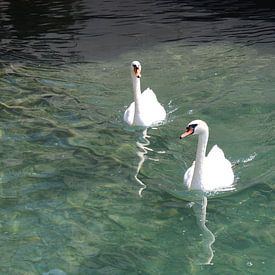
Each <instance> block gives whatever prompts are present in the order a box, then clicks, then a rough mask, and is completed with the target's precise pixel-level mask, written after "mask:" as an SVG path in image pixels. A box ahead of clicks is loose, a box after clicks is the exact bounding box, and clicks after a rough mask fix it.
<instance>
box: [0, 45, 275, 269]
mask: <svg viewBox="0 0 275 275" xmlns="http://www.w3.org/2000/svg"><path fill="white" fill-rule="evenodd" d="M156 53H157V54H156ZM136 59H137V60H140V61H141V62H142V65H143V77H142V86H143V88H146V87H147V86H150V87H151V88H152V89H153V90H154V91H155V92H156V93H157V96H158V98H159V100H160V101H161V102H162V103H163V105H164V107H165V108H166V110H167V111H168V112H169V118H168V121H167V123H166V124H165V125H162V126H159V127H158V128H155V129H148V132H147V134H148V135H149V136H150V137H149V138H147V141H148V142H147V143H146V140H144V138H142V130H141V129H138V128H131V127H128V126H127V125H125V124H124V123H123V120H122V116H123V112H124V110H125V108H126V106H127V105H128V104H129V102H131V101H132V91H131V79H130V72H129V64H130V62H131V61H132V60H136ZM274 87H275V56H274V55H273V54H272V53H263V52H261V51H260V50H259V49H258V50H256V49H255V48H253V47H252V46H251V47H248V46H242V45H236V44H230V43H228V44H223V43H213V44H207V43H206V44H203V45H201V46H198V45H197V46H188V47H184V46H183V45H182V44H176V43H175V44H165V45H164V46H162V47H155V48H150V49H147V50H142V51H136V52H128V53H125V54H123V55H120V56H117V57H116V58H114V59H113V60H112V61H108V62H107V61H106V62H98V63H84V64H81V63H80V64H72V65H67V66H63V67H51V66H48V67H47V66H40V67H38V66H33V67H32V66H31V65H25V66H24V65H22V64H16V63H15V64H12V65H6V66H3V67H2V69H1V82H0V89H1V106H0V107H1V108H0V110H1V112H0V114H1V120H0V123H1V125H0V129H1V135H0V137H1V141H0V146H1V148H0V151H1V159H0V160H1V172H0V198H1V200H0V203H1V207H0V217H1V219H0V244H1V247H2V253H1V258H0V273H1V274H43V273H45V274H47V272H49V271H50V270H55V271H53V273H52V274H61V273H62V271H63V272H64V273H66V274H274V271H275V257H274V255H275V249H274V242H275V235H274V232H275V227H274V206H275V205H274V198H275V196H274V180H275V173H274V165H275V149H274V135H275V127H274V121H275V108H274V106H275V97H274ZM195 118H200V119H204V120H206V121H207V122H208V124H209V126H210V140H209V147H210V146H212V145H214V144H216V143H217V144H218V145H219V146H220V147H222V148H223V150H224V151H225V154H226V156H227V157H228V158H229V159H230V160H231V161H232V162H233V163H237V164H238V165H237V166H236V168H235V175H236V179H237V180H236V184H235V189H234V190H233V191H229V192H226V193H222V194H209V198H208V205H207V210H206V219H207V222H206V226H207V227H208V229H209V230H210V231H211V232H212V233H209V232H206V229H205V228H204V227H203V224H202V223H201V222H200V221H199V210H198V211H197V210H196V205H194V206H193V207H192V203H190V201H191V202H192V201H194V199H195V198H196V196H195V194H192V193H189V192H188V191H186V190H185V189H184V188H183V184H182V177H183V174H184V172H185V171H186V169H187V167H189V166H190V164H191V163H192V161H193V159H194V154H195V147H196V143H197V140H196V138H190V139H188V140H185V141H180V140H179V135H180V134H181V133H182V131H184V129H185V126H186V124H187V123H188V122H189V121H191V120H193V119H195ZM137 142H139V143H137ZM140 144H141V145H140ZM146 144H147V145H146ZM145 145H146V146H147V147H146V148H149V149H150V150H149V149H146V148H145V149H144V148H141V147H142V146H145ZM144 150H145V151H144ZM137 170H138V175H137V177H138V179H139V180H140V181H142V183H143V184H144V185H146V188H145V189H144V190H143V191H142V197H140V196H139V190H140V188H141V187H144V186H143V185H142V184H141V182H139V181H138V180H137V179H136V178H135V175H136V173H137ZM209 234H210V236H211V234H213V236H214V237H215V241H214V243H213V244H212V246H211V247H210V248H209V247H208V249H207V242H208V241H209V238H210V237H209ZM211 253H213V257H212V260H211V264H210V265H206V264H202V263H205V262H206V261H207V260H208V259H209V255H211Z"/></svg>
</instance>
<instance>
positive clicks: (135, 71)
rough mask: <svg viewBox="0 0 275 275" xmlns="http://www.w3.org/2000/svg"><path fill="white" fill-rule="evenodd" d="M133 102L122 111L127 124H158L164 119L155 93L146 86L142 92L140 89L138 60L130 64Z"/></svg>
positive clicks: (163, 113)
mask: <svg viewBox="0 0 275 275" xmlns="http://www.w3.org/2000/svg"><path fill="white" fill-rule="evenodd" d="M131 76H132V80H133V91H134V102H132V103H131V104H130V105H129V107H128V108H127V109H126V111H125V113H124V121H125V122H127V123H128V124H129V125H136V126H145V127H149V126H152V125H156V124H159V123H160V122H162V121H163V120H165V119H166V111H165V109H164V108H163V106H162V105H161V104H160V103H159V102H158V100H157V97H156V95H155V93H154V92H153V91H152V90H151V89H150V88H147V89H146V90H145V91H144V92H143V93H141V89H140V77H141V65H140V63H139V62H138V61H133V62H132V64H131Z"/></svg>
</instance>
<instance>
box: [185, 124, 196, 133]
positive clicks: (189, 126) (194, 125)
mask: <svg viewBox="0 0 275 275" xmlns="http://www.w3.org/2000/svg"><path fill="white" fill-rule="evenodd" d="M197 126H198V124H189V125H188V126H187V127H186V129H188V130H189V129H190V128H191V129H193V133H194V131H195V128H196V127H197Z"/></svg>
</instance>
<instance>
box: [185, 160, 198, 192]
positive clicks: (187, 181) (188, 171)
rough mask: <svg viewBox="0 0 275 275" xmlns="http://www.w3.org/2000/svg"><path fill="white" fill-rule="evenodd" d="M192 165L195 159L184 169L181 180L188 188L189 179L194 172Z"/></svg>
mask: <svg viewBox="0 0 275 275" xmlns="http://www.w3.org/2000/svg"><path fill="white" fill-rule="evenodd" d="M194 167H195V161H193V164H192V165H191V166H190V167H189V168H188V169H187V170H186V172H185V174H184V177H183V182H184V184H185V185H186V186H187V187H188V188H190V185H191V181H192V178H193V174H194Z"/></svg>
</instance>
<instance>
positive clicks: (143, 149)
mask: <svg viewBox="0 0 275 275" xmlns="http://www.w3.org/2000/svg"><path fill="white" fill-rule="evenodd" d="M148 138H150V136H148V135H147V128H146V129H144V130H143V131H142V142H140V141H137V142H136V145H137V147H138V151H137V156H138V157H139V163H138V166H137V170H136V174H135V179H136V181H137V182H138V183H139V184H140V185H141V187H140V189H139V191H138V194H139V196H140V197H142V191H143V190H144V189H145V188H146V184H145V183H143V182H142V181H141V180H140V179H139V178H138V174H139V171H140V169H141V168H142V165H143V163H144V161H145V159H146V154H147V152H148V151H153V150H152V149H151V148H149V147H148V146H149V145H150V140H149V139H148Z"/></svg>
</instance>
